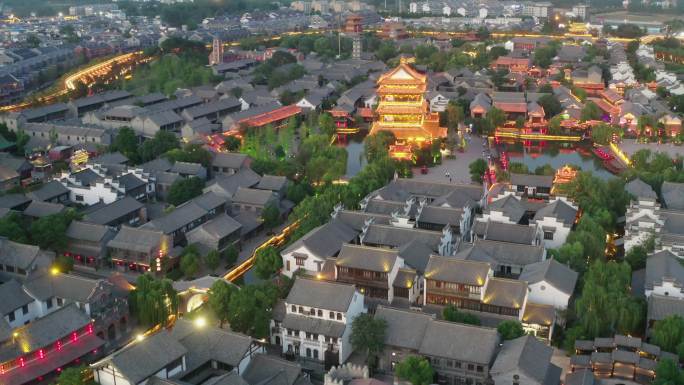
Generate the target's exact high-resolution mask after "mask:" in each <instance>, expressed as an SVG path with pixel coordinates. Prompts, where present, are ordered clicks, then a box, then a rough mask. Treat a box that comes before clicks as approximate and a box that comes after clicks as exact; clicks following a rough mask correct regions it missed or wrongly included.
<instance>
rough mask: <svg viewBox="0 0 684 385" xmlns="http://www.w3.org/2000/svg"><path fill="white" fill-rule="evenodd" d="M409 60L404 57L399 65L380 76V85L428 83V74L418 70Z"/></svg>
mask: <svg viewBox="0 0 684 385" xmlns="http://www.w3.org/2000/svg"><path fill="white" fill-rule="evenodd" d="M408 62H409V61H408V60H407V59H404V58H402V59H401V62H400V63H399V66H398V67H396V68H395V69H393V70H391V71H389V72H387V73H385V74H383V75H382V76H380V78H379V79H378V85H383V84H387V85H390V84H400V85H401V84H415V85H421V84H427V75H425V74H422V73H420V72H418V71H416V70H415V69H414V68H413V67H411V66H410V65H409V64H408Z"/></svg>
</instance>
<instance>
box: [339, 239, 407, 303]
mask: <svg viewBox="0 0 684 385" xmlns="http://www.w3.org/2000/svg"><path fill="white" fill-rule="evenodd" d="M403 267H404V260H403V259H402V258H401V257H399V256H398V255H397V252H396V251H393V250H388V249H381V248H377V247H368V246H362V245H351V244H344V245H342V249H341V250H340V253H339V254H338V256H337V258H335V280H336V281H337V282H343V283H348V284H352V285H355V286H356V287H357V288H358V289H359V291H360V292H361V293H362V294H363V295H364V296H365V297H366V298H378V299H382V300H385V301H387V302H388V303H391V302H392V301H393V300H394V297H395V295H397V294H406V295H405V296H403V295H402V297H404V298H407V299H409V293H408V292H406V293H395V292H394V284H395V281H396V280H397V279H398V278H401V277H399V270H400V269H401V268H403ZM402 284H403V283H402ZM414 284H415V282H411V283H410V284H409V285H408V286H409V287H413V286H414Z"/></svg>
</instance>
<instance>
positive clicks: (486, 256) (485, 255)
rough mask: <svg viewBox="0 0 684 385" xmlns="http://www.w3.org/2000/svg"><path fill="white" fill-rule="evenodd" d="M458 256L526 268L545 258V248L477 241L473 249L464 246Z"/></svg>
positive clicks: (483, 240)
mask: <svg viewBox="0 0 684 385" xmlns="http://www.w3.org/2000/svg"><path fill="white" fill-rule="evenodd" d="M464 247H465V248H464V249H463V250H462V251H459V252H458V253H457V254H456V256H457V257H459V258H463V259H468V260H471V261H482V262H490V263H496V264H510V265H519V266H525V265H529V264H531V263H536V262H540V261H541V260H542V259H543V258H544V246H541V245H540V246H532V245H522V244H517V243H508V242H498V241H490V240H485V239H475V243H474V244H473V245H472V247H468V246H467V245H464Z"/></svg>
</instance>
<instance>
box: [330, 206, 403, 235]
mask: <svg viewBox="0 0 684 385" xmlns="http://www.w3.org/2000/svg"><path fill="white" fill-rule="evenodd" d="M335 218H336V219H337V220H339V221H341V222H342V223H344V224H346V225H347V226H349V227H351V228H352V229H354V230H356V231H361V229H363V226H364V224H365V223H366V221H367V220H369V219H372V220H373V223H376V224H379V225H387V224H389V220H390V219H391V217H390V216H389V215H382V214H371V213H366V212H363V211H356V210H340V211H339V212H338V213H337V216H336V217H335Z"/></svg>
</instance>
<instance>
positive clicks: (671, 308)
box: [647, 293, 684, 321]
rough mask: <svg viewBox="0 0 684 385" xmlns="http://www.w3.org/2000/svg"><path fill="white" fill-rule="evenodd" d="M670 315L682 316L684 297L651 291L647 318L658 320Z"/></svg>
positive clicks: (683, 315)
mask: <svg viewBox="0 0 684 385" xmlns="http://www.w3.org/2000/svg"><path fill="white" fill-rule="evenodd" d="M671 315H678V316H680V317H684V299H681V298H676V297H670V296H665V295H658V294H654V293H651V295H650V296H649V297H648V317H647V319H648V320H649V321H651V320H653V321H660V320H662V319H665V318H667V317H669V316H671Z"/></svg>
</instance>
